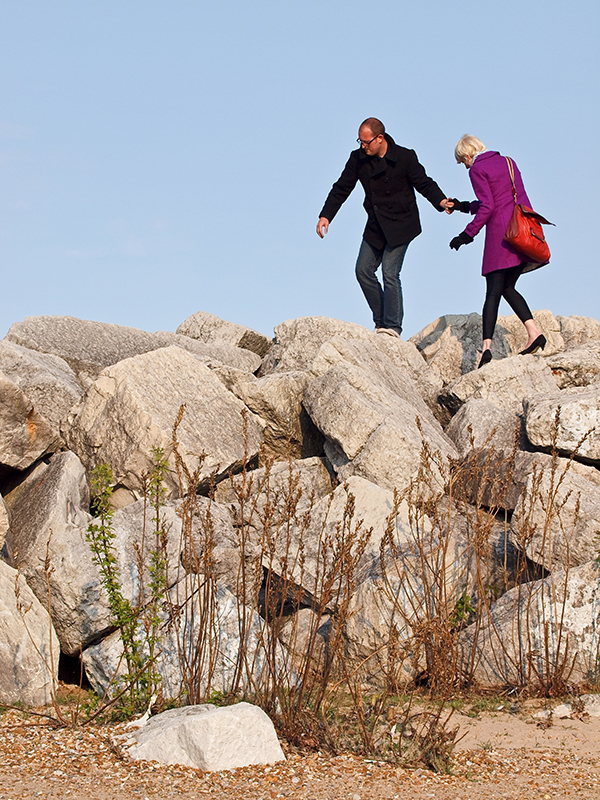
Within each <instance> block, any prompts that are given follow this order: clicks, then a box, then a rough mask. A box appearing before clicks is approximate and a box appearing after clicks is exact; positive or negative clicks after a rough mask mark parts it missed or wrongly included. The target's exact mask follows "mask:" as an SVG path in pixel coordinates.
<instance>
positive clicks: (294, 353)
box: [261, 317, 371, 375]
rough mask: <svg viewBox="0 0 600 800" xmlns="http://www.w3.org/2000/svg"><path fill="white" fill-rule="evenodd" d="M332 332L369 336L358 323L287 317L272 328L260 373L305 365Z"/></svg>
mask: <svg viewBox="0 0 600 800" xmlns="http://www.w3.org/2000/svg"><path fill="white" fill-rule="evenodd" d="M334 336H337V337H341V338H342V339H369V338H370V337H371V332H370V331H369V330H367V328H363V326H362V325H356V324H355V323H353V322H343V321H342V320H339V319H330V318H329V317H300V318H299V319H290V320H287V322H282V323H281V325H277V326H276V328H275V344H274V345H273V347H272V348H271V350H270V351H269V353H268V354H267V356H266V357H265V359H264V361H263V364H262V367H261V375H268V374H270V373H271V372H293V371H296V370H300V371H304V370H307V369H309V368H310V365H311V364H312V362H313V359H314V358H315V356H316V355H317V353H318V351H319V349H320V347H321V345H323V344H325V342H327V341H329V339H333V337H334Z"/></svg>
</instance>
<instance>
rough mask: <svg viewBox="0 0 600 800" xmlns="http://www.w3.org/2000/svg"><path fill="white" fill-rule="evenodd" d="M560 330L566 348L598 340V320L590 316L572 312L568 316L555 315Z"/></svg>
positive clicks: (599, 333) (599, 327)
mask: <svg viewBox="0 0 600 800" xmlns="http://www.w3.org/2000/svg"><path fill="white" fill-rule="evenodd" d="M556 319H557V320H558V322H559V323H560V332H561V335H562V337H563V339H564V342H565V347H566V348H567V349H569V348H571V347H579V346H580V345H582V344H586V343H587V342H594V341H600V322H598V320H595V319H592V317H581V316H578V315H577V314H573V315H572V316H570V317H561V316H557V317H556Z"/></svg>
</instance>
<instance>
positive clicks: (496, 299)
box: [482, 269, 506, 350]
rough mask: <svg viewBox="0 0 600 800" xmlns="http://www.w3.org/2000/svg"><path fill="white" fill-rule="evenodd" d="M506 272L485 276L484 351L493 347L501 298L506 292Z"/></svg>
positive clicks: (498, 271)
mask: <svg viewBox="0 0 600 800" xmlns="http://www.w3.org/2000/svg"><path fill="white" fill-rule="evenodd" d="M505 271H506V270H503V269H499V270H496V271H495V272H489V273H488V274H487V275H486V276H485V282H486V293H485V302H484V304H483V314H482V316H483V350H489V349H490V348H491V346H492V338H493V336H494V328H495V327H496V320H497V319H498V306H499V305H500V298H501V297H502V294H503V292H504V276H503V274H502V273H503V272H505Z"/></svg>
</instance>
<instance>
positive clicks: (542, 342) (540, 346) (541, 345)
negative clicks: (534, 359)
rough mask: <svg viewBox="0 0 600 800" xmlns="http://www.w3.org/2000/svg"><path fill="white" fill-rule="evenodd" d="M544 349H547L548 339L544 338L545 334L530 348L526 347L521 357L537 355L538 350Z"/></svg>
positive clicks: (535, 340) (541, 334)
mask: <svg viewBox="0 0 600 800" xmlns="http://www.w3.org/2000/svg"><path fill="white" fill-rule="evenodd" d="M544 347H546V337H545V336H544V334H543V333H540V335H539V336H538V337H537V339H534V341H533V342H532V343H531V344H530V345H529V347H526V348H525V350H521V352H520V353H519V355H520V356H529V355H531V353H535V352H536V351H537V350H543V349H544Z"/></svg>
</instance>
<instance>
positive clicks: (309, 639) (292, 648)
mask: <svg viewBox="0 0 600 800" xmlns="http://www.w3.org/2000/svg"><path fill="white" fill-rule="evenodd" d="M330 619H331V618H330V617H329V616H328V615H326V614H322V615H321V614H318V613H317V612H315V611H313V610H312V608H301V609H299V611H297V612H296V613H295V614H292V615H291V617H290V618H289V619H288V620H286V621H285V622H284V624H283V626H282V628H281V631H280V633H279V640H280V641H281V642H282V643H283V644H284V645H285V648H286V650H288V651H289V653H290V654H291V657H292V664H293V667H295V668H296V669H298V670H301V669H303V668H305V667H306V665H307V661H309V660H310V666H311V668H312V669H313V670H322V669H323V667H324V666H325V657H326V655H327V647H328V642H329V632H330V628H331V626H330Z"/></svg>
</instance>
